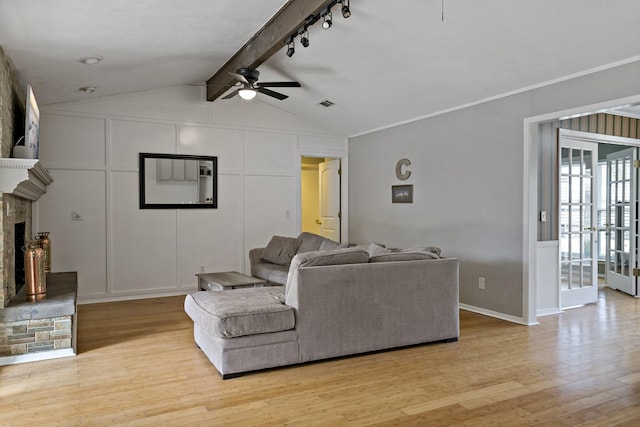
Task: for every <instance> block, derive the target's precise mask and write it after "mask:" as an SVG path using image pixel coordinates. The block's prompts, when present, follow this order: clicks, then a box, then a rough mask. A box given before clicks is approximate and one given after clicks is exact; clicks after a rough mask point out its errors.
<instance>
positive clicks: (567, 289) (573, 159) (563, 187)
mask: <svg viewBox="0 0 640 427" xmlns="http://www.w3.org/2000/svg"><path fill="white" fill-rule="evenodd" d="M559 159H560V162H559V164H560V171H559V177H560V189H559V190H560V215H559V221H558V223H559V226H560V230H559V238H560V307H561V308H568V307H574V306H578V305H583V304H589V303H593V302H596V301H597V299H598V282H597V265H598V264H597V242H596V237H597V232H596V230H597V227H596V226H595V219H596V204H595V202H596V196H597V194H596V192H597V186H596V183H597V182H596V181H597V164H598V144H597V143H594V142H587V141H582V140H579V139H574V138H570V137H566V136H561V137H560V153H559Z"/></svg>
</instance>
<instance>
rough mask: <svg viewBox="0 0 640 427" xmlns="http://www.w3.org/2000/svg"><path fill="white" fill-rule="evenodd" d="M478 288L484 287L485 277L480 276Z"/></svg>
mask: <svg viewBox="0 0 640 427" xmlns="http://www.w3.org/2000/svg"><path fill="white" fill-rule="evenodd" d="M478 288H480V289H484V277H478Z"/></svg>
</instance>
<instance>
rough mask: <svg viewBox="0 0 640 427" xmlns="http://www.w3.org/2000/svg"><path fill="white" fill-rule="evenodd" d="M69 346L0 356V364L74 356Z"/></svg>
mask: <svg viewBox="0 0 640 427" xmlns="http://www.w3.org/2000/svg"><path fill="white" fill-rule="evenodd" d="M75 355H76V353H75V352H74V351H73V349H71V348H63V349H61V350H51V351H41V352H38V353H29V354H18V355H16V356H3V357H0V366H5V365H15V364H17V363H27V362H38V361H40V360H49V359H59V358H61V357H70V356H75Z"/></svg>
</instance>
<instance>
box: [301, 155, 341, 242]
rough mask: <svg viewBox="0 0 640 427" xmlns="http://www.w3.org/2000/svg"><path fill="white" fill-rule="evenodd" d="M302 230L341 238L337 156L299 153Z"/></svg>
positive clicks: (339, 162)
mask: <svg viewBox="0 0 640 427" xmlns="http://www.w3.org/2000/svg"><path fill="white" fill-rule="evenodd" d="M300 163H301V169H302V170H301V171H300V189H301V197H300V202H301V209H300V213H301V223H300V228H301V230H302V231H306V232H309V233H314V234H319V235H321V236H324V237H327V238H329V239H331V240H334V241H336V242H340V241H341V237H342V236H341V229H342V226H341V220H342V208H341V199H342V197H341V179H340V178H341V174H342V170H341V169H342V168H341V160H340V159H339V158H328V157H307V156H302V157H301V162H300Z"/></svg>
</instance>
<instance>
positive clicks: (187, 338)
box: [0, 289, 640, 426]
mask: <svg viewBox="0 0 640 427" xmlns="http://www.w3.org/2000/svg"><path fill="white" fill-rule="evenodd" d="M183 300H184V298H183V297H171V298H159V299H150V300H138V301H128V302H118V303H107V304H94V305H83V306H80V307H79V315H78V317H79V354H78V356H76V357H73V358H65V359H58V360H50V361H44V362H36V363H26V364H20V365H12V366H5V367H0V425H2V426H4V425H10V426H56V425H60V426H76V425H135V426H139V425H142V426H159V425H170V426H173V425H203V426H213V425H232V426H236V425H237V426H251V425H292V426H313V425H319V426H341V425H348V426H360V425H381V426H382V425H415V426H438V425H447V426H449V425H468V426H484V425H490V426H521V425H522V426H525V425H526V426H528V425H549V426H568V425H570V426H574V425H581V424H584V425H594V426H611V425H629V426H631V425H634V426H636V425H640V336H639V335H640V333H639V330H640V329H639V325H638V323H639V322H640V302H639V301H638V300H636V299H633V298H631V297H628V296H624V295H622V294H619V293H617V292H615V291H611V290H609V289H603V290H601V292H600V301H599V303H598V304H597V305H592V306H588V307H583V308H577V309H573V310H570V311H568V312H566V313H564V314H562V315H557V316H549V317H543V318H541V319H540V322H541V325H540V326H534V327H526V326H520V325H515V324H511V323H507V322H503V321H500V320H496V319H492V318H489V317H485V316H481V315H477V314H473V313H469V312H465V311H461V313H460V316H461V325H462V326H461V337H460V341H459V342H456V343H447V344H436V345H425V346H418V347H411V348H406V349H401V350H396V351H388V352H382V353H376V354H370V355H364V356H358V357H350V358H342V359H338V360H330V361H324V362H316V363H311V364H306V365H299V366H295V367H287V368H282V369H273V370H268V371H263V372H258V373H253V374H249V375H245V376H243V377H240V378H236V379H231V380H227V381H224V382H223V381H222V380H221V379H220V378H219V377H218V375H217V373H216V371H215V369H214V368H213V366H212V365H211V364H210V363H209V361H208V360H207V359H206V357H205V356H204V355H203V353H201V352H200V350H198V349H197V348H196V347H195V345H194V344H193V340H192V336H191V334H192V330H191V327H192V326H191V321H190V320H189V319H188V317H187V316H186V315H185V314H184V312H183V310H182V302H183Z"/></svg>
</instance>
